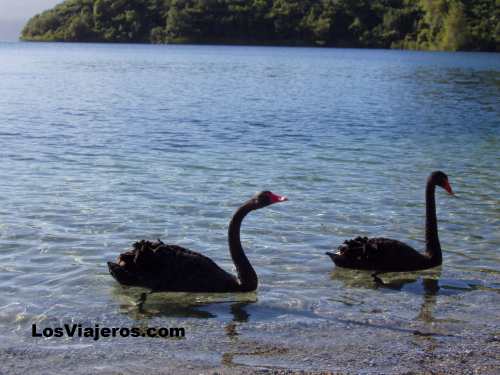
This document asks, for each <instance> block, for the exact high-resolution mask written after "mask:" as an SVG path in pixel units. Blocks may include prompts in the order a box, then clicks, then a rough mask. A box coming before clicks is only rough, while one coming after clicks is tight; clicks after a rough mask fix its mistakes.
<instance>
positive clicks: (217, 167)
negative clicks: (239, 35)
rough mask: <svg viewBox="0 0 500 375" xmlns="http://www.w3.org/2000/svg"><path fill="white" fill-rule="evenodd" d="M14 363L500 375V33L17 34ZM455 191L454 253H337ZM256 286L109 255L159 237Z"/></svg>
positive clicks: (10, 337) (10, 278)
mask: <svg viewBox="0 0 500 375" xmlns="http://www.w3.org/2000/svg"><path fill="white" fill-rule="evenodd" d="M0 157H1V163H0V360H1V362H2V365H1V366H2V371H0V372H2V373H21V372H24V371H25V370H29V371H30V372H31V373H61V372H68V371H71V372H72V373H73V374H87V373H106V374H108V373H109V374H111V373H119V372H125V373H137V374H140V373H144V372H148V373H169V372H173V371H175V372H176V373H184V372H186V373H188V372H192V371H193V372H197V373H200V372H203V369H211V370H213V371H227V372H228V373H234V372H250V371H254V370H255V371H257V370H259V371H262V372H266V369H276V368H285V369H294V370H329V371H342V372H354V373H401V372H407V371H425V370H427V371H431V370H433V371H441V372H446V371H449V372H450V373H459V372H467V371H476V373H485V374H489V373H495V371H497V370H498V366H499V365H500V358H499V353H500V331H499V325H500V317H499V314H498V307H499V303H500V252H499V245H500V230H499V229H500V228H499V227H500V225H499V224H500V205H499V203H500V190H499V188H500V168H499V167H500V54H480V53H428V52H427V53H424V52H401V51H377V50H349V49H312V48H271V47H264V48H261V47H221V46H143V45H80V44H73V45H64V44H30V43H11V44H7V43H4V44H0ZM436 169H441V170H443V171H445V172H446V173H447V174H448V175H449V178H450V182H451V185H452V186H453V188H454V190H455V191H456V193H457V197H456V198H453V197H450V196H448V195H446V194H445V192H444V191H443V190H441V189H438V190H437V206H438V220H439V230H440V239H441V245H442V248H443V251H444V263H443V266H442V267H438V268H435V269H431V270H427V271H424V272H417V273H405V274H394V273H393V274H388V275H384V276H383V279H384V281H385V282H386V283H387V284H388V285H387V287H377V285H375V284H374V282H373V281H372V279H371V277H370V273H368V272H361V271H359V272H358V271H350V270H341V269H336V268H335V267H334V265H333V263H332V262H331V261H330V259H329V258H328V257H327V256H326V255H324V253H325V251H328V250H332V249H334V248H335V247H337V246H338V245H339V244H341V243H342V242H343V241H344V240H345V239H347V238H351V237H354V236H357V235H367V236H368V235H372V236H389V237H393V238H397V239H400V240H403V241H405V242H407V243H409V244H411V245H413V246H414V247H416V248H417V249H422V248H423V246H424V242H423V238H424V237H423V236H424V227H423V225H424V185H425V180H426V177H427V175H428V174H429V173H430V172H431V171H433V170H436ZM265 189H269V190H272V191H274V192H276V193H279V194H285V195H287V196H288V197H289V202H286V203H283V204H280V205H276V206H272V207H271V208H266V209H263V210H259V211H256V212H252V213H251V214H250V215H249V216H248V217H247V218H246V219H245V221H244V223H243V226H242V240H243V245H244V248H245V249H246V251H247V254H248V257H249V259H250V260H251V262H252V264H253V265H254V267H255V269H256V271H257V274H258V275H259V280H260V285H259V289H258V291H257V292H256V293H248V294H241V295H238V294H228V295H216V294H215V295H214V294H212V295H203V294H199V295H189V294H173V293H170V294H169V293H160V294H152V295H148V296H147V297H146V300H145V302H144V301H143V302H141V295H142V293H144V292H145V291H146V290H143V289H140V288H123V287H121V286H120V285H119V284H117V283H116V282H115V281H114V280H113V279H112V278H111V276H110V275H109V274H108V271H107V266H106V261H109V260H114V259H115V258H116V256H117V255H118V254H119V253H120V252H121V251H123V250H125V249H126V248H128V247H129V246H130V245H131V243H132V242H134V241H135V240H138V239H141V238H151V239H156V238H158V237H159V238H161V239H162V240H163V241H165V242H169V243H175V244H179V245H182V246H185V247H188V248H190V249H192V250H195V251H199V252H202V253H203V254H205V255H207V256H209V257H211V258H212V259H213V260H215V261H216V262H217V263H218V264H219V265H221V266H222V267H223V268H225V269H226V270H229V271H232V272H234V267H233V265H232V262H231V259H230V257H229V253H228V249H227V237H226V233H227V224H228V222H229V219H230V217H231V215H232V213H233V212H234V211H235V209H236V208H237V207H238V206H239V205H240V204H241V203H243V202H244V201H245V200H247V199H248V198H249V197H250V196H251V195H252V194H254V193H255V192H256V191H259V190H265ZM72 322H74V323H79V324H82V325H83V326H93V325H94V324H99V325H100V326H107V327H132V326H141V327H148V326H149V327H161V326H164V327H184V328H185V329H186V338H185V339H181V340H178V339H177V340H176V339H158V338H105V339H102V340H99V341H93V340H92V339H89V338H73V339H71V338H46V339H44V338H33V337H31V327H32V324H33V323H36V324H37V326H38V327H41V328H43V327H56V326H61V325H62V324H64V323H72Z"/></svg>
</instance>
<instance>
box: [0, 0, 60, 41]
mask: <svg viewBox="0 0 500 375" xmlns="http://www.w3.org/2000/svg"><path fill="white" fill-rule="evenodd" d="M61 2H62V0H0V40H9V41H11V40H16V39H17V38H18V36H19V33H20V32H21V29H22V27H23V26H24V23H25V22H26V21H27V20H28V19H29V18H30V17H31V16H34V15H35V14H37V13H40V12H41V11H43V10H46V9H49V8H52V7H53V6H54V5H56V4H58V3H61Z"/></svg>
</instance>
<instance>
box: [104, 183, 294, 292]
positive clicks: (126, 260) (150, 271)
mask: <svg viewBox="0 0 500 375" xmlns="http://www.w3.org/2000/svg"><path fill="white" fill-rule="evenodd" d="M286 200H288V199H287V198H286V197H283V196H280V195H277V194H274V193H272V192H270V191H263V192H260V193H257V194H256V195H255V196H253V197H252V198H251V199H249V200H248V201H247V202H245V203H244V204H243V205H242V206H241V207H240V208H239V209H238V210H237V211H236V212H235V213H234V215H233V217H232V219H231V222H230V223H229V231H228V239H229V251H230V253H231V258H232V259H233V262H234V264H235V265H236V271H237V273H238V278H236V277H235V276H233V275H231V274H229V273H227V272H226V271H224V270H223V269H222V268H220V267H219V266H218V265H217V264H215V263H214V262H213V261H212V260H211V259H210V258H207V257H206V256H203V255H201V254H198V253H196V252H194V251H190V250H187V249H184V248H182V247H180V246H177V245H167V244H164V243H163V242H161V241H160V240H158V241H155V242H150V241H145V240H142V241H139V242H136V243H135V244H134V245H133V249H132V250H130V251H127V252H125V253H123V254H121V255H120V256H118V260H117V262H116V263H112V262H108V267H109V272H110V273H111V275H112V276H113V277H114V278H115V279H116V280H117V281H118V282H120V283H121V284H125V285H135V286H142V287H146V288H150V289H152V290H153V291H172V292H250V291H254V290H256V289H257V283H258V281H257V274H256V273H255V271H254V269H253V267H252V265H251V264H250V262H249V261H248V258H247V257H246V255H245V253H244V251H243V248H242V246H241V242H240V227H241V222H242V221H243V218H244V217H245V216H246V215H247V214H248V213H249V212H250V211H253V210H257V209H259V208H263V207H266V206H269V205H271V204H274V203H279V202H284V201H286Z"/></svg>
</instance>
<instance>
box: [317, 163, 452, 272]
mask: <svg viewBox="0 0 500 375" xmlns="http://www.w3.org/2000/svg"><path fill="white" fill-rule="evenodd" d="M436 186H440V187H442V188H443V189H445V190H446V191H447V192H448V193H449V194H451V195H453V191H452V189H451V186H450V183H449V182H448V176H446V174H444V173H443V172H441V171H436V172H432V173H431V175H430V176H429V178H428V179H427V187H426V190H425V199H426V221H425V242H426V248H425V252H424V253H419V252H418V251H416V250H415V249H413V248H412V247H410V246H408V245H406V244H405V243H403V242H400V241H397V240H392V239H388V238H380V237H379V238H367V237H357V238H355V239H353V240H349V241H345V242H344V244H343V245H341V246H339V247H338V251H337V253H331V252H327V253H326V254H327V255H329V256H330V258H332V260H333V262H334V263H335V265H337V266H338V267H345V268H354V269H361V270H372V271H377V272H402V271H415V270H422V269H426V268H431V267H435V266H439V265H440V264H441V263H442V262H443V257H442V254H441V246H440V244H439V238H438V228H437V218H436V201H435V187H436ZM374 276H375V275H374Z"/></svg>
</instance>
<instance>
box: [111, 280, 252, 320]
mask: <svg viewBox="0 0 500 375" xmlns="http://www.w3.org/2000/svg"><path fill="white" fill-rule="evenodd" d="M112 295H113V297H114V298H115V299H116V300H118V301H119V303H120V305H119V308H120V311H121V312H124V313H126V314H128V315H129V316H130V317H131V318H133V319H136V320H147V319H148V318H152V317H157V316H162V317H169V318H197V319H211V318H220V319H225V317H226V316H229V317H230V318H231V321H232V322H237V323H240V322H247V321H248V319H249V317H250V314H249V313H248V312H247V311H246V310H245V307H246V306H249V305H251V304H253V303H256V302H257V294H256V293H243V294H240V293H238V294H224V295H221V294H205V293H203V294H202V293H195V294H192V293H164V292H154V293H152V292H144V289H142V288H123V287H120V286H116V287H114V288H113V289H112Z"/></svg>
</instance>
